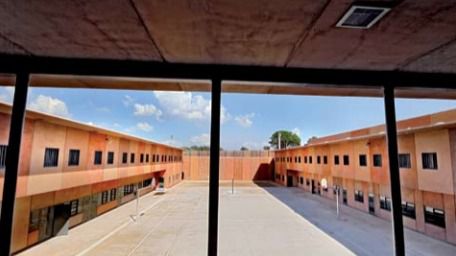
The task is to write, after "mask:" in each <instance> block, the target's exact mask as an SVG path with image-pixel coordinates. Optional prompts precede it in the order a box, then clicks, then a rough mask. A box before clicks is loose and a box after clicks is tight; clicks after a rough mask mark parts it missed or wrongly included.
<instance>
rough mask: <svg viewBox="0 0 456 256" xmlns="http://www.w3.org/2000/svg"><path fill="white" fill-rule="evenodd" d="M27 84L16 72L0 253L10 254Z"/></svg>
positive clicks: (22, 76) (4, 186)
mask: <svg viewBox="0 0 456 256" xmlns="http://www.w3.org/2000/svg"><path fill="white" fill-rule="evenodd" d="M28 85H29V74H28V73H18V74H16V85H15V90H14V99H13V109H12V113H11V123H10V130H9V138H8V148H7V150H6V154H7V158H6V163H5V165H6V166H5V180H4V185H3V200H2V207H1V208H2V213H1V219H0V230H1V232H0V255H10V254H11V240H12V238H11V237H12V234H13V232H12V231H13V220H14V203H15V199H16V186H17V179H18V173H19V157H20V152H21V140H22V129H23V126H24V117H25V106H26V104H27V91H28Z"/></svg>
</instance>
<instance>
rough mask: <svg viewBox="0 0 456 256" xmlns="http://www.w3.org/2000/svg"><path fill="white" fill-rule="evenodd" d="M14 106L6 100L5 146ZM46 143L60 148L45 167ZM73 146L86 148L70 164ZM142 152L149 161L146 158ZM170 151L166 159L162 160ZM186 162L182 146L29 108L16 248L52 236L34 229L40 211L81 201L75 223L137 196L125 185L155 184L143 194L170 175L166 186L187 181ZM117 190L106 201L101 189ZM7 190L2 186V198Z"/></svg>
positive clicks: (1, 135) (0, 134) (1, 113)
mask: <svg viewBox="0 0 456 256" xmlns="http://www.w3.org/2000/svg"><path fill="white" fill-rule="evenodd" d="M8 110H9V107H8V106H6V105H3V104H0V127H2V129H0V144H1V145H7V143H8V134H9V131H8V130H9V129H8V128H9V119H10V116H9V113H8ZM46 148H56V149H58V152H59V153H58V163H57V166H55V167H45V166H44V156H45V150H46ZM70 149H77V150H79V151H80V154H79V163H78V165H76V166H69V161H68V160H69V151H70ZM95 151H101V152H102V161H101V164H95ZM108 152H113V153H114V162H113V163H112V164H108ZM123 152H126V153H128V162H127V163H126V164H123V163H122V153H123ZM131 153H134V154H135V161H134V163H131V162H130V154H131ZM141 154H143V155H144V157H143V162H140V156H141ZM152 154H156V155H160V160H159V161H152ZM147 155H149V157H148V158H147V157H146V156H147ZM164 155H166V159H165V158H163V161H162V156H164ZM147 160H148V161H147ZM182 167H183V165H182V150H181V149H178V148H172V147H170V146H166V145H162V144H157V143H154V142H148V141H145V140H142V139H139V138H137V139H136V138H132V137H129V136H126V135H123V134H117V133H115V132H112V131H107V130H103V129H99V128H94V127H88V126H86V125H83V124H79V123H75V122H72V121H68V120H63V119H59V118H56V117H51V116H47V115H44V114H40V113H36V112H30V111H28V112H27V115H26V120H25V125H24V130H23V139H22V145H21V155H20V166H19V177H18V186H17V193H16V196H17V199H16V206H15V213H14V221H13V225H14V227H13V228H14V231H13V251H18V250H22V249H24V248H26V247H27V246H31V245H33V244H36V243H37V242H40V241H42V240H44V239H47V238H49V237H48V235H43V230H40V229H38V230H36V229H34V228H33V229H31V228H30V223H31V221H32V218H31V214H32V212H34V211H35V212H36V211H48V214H49V212H52V211H54V209H56V208H55V207H57V206H58V205H62V204H63V205H69V203H70V202H71V201H74V200H78V202H79V204H78V205H79V208H78V212H77V214H74V215H73V216H71V217H70V218H69V219H68V224H69V226H70V227H74V226H76V225H78V224H80V223H82V222H84V221H87V220H89V219H92V218H94V217H96V216H97V215H99V214H102V213H104V212H106V211H109V210H111V209H113V208H115V207H117V206H118V205H120V204H123V203H125V202H128V201H129V200H132V199H133V198H134V196H133V194H129V195H124V191H126V187H125V186H132V188H133V189H134V190H136V189H137V188H142V187H143V186H144V185H145V184H150V183H152V184H154V186H149V187H147V188H145V189H144V190H142V192H141V195H142V194H145V193H147V192H150V191H152V190H154V189H155V187H156V186H157V185H158V180H159V178H160V177H163V178H164V180H163V181H164V186H165V187H171V186H174V185H175V184H177V183H179V182H180V181H182V172H183V168H182ZM3 175H4V170H3V169H1V170H0V187H3V182H4V180H3ZM146 182H147V183H146ZM114 189H115V190H114ZM111 190H112V193H113V194H114V193H115V194H116V195H115V196H114V197H113V198H115V199H114V200H109V202H102V200H101V193H102V192H104V191H109V193H111ZM114 191H115V192H114ZM2 193H3V190H2V189H1V190H0V197H1V196H2ZM39 216H41V215H39ZM47 216H48V217H46V218H51V219H52V217H49V216H52V215H47ZM40 218H41V217H40ZM40 223H42V221H41V222H40ZM40 225H41V224H40Z"/></svg>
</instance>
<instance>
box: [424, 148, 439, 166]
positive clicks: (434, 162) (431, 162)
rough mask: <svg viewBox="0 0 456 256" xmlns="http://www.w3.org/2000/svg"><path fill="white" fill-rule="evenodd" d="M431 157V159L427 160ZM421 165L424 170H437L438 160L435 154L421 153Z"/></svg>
mask: <svg viewBox="0 0 456 256" xmlns="http://www.w3.org/2000/svg"><path fill="white" fill-rule="evenodd" d="M429 157H432V159H429ZM421 163H422V167H423V169H424V170H438V169H439V165H438V159H437V153H436V152H423V153H421Z"/></svg>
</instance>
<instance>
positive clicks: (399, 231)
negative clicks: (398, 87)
mask: <svg viewBox="0 0 456 256" xmlns="http://www.w3.org/2000/svg"><path fill="white" fill-rule="evenodd" d="M383 92H384V103H385V120H386V137H387V143H388V158H389V172H390V173H389V174H390V175H389V176H390V184H391V186H390V189H391V201H392V215H393V218H392V226H393V238H394V250H395V253H396V255H397V256H402V255H405V246H404V225H403V223H402V206H401V203H402V199H401V180H400V178H401V177H400V173H399V159H398V153H397V152H398V150H397V130H396V109H395V104H394V87H393V86H385V87H384V91H383Z"/></svg>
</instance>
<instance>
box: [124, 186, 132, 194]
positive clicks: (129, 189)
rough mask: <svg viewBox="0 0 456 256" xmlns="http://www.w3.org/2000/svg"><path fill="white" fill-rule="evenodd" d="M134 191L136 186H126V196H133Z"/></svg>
mask: <svg viewBox="0 0 456 256" xmlns="http://www.w3.org/2000/svg"><path fill="white" fill-rule="evenodd" d="M133 190H134V185H133V184H130V185H125V186H124V195H129V194H132V193H133Z"/></svg>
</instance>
